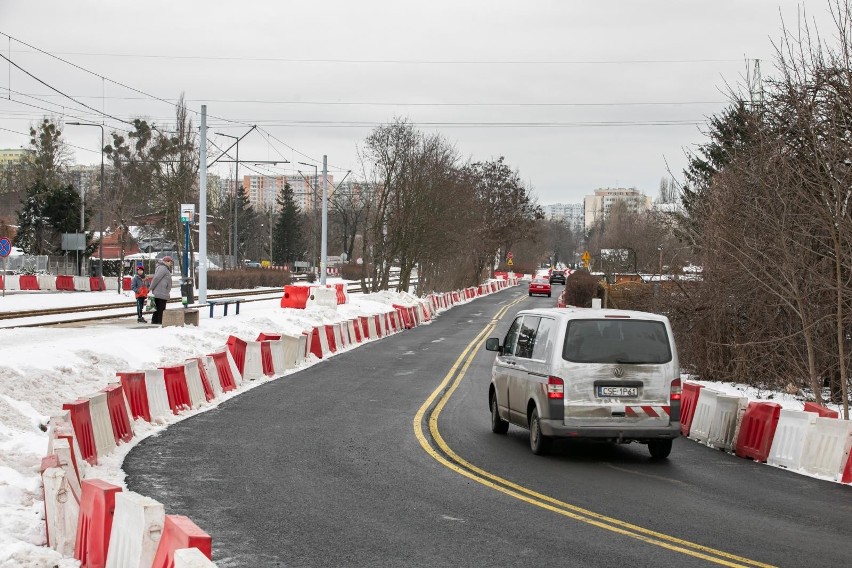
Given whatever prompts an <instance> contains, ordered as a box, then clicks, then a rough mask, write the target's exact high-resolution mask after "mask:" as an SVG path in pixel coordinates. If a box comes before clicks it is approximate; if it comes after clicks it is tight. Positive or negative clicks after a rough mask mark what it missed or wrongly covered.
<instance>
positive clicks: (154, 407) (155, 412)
mask: <svg viewBox="0 0 852 568" xmlns="http://www.w3.org/2000/svg"><path fill="white" fill-rule="evenodd" d="M145 390H146V392H147V393H148V409H149V411H150V414H151V422H153V423H161V422H164V421H165V420H166V418H167V417H168V416H169V415H171V414H172V410H171V406H169V394H168V391H167V390H166V377H165V373H164V372H163V370H162V369H146V370H145Z"/></svg>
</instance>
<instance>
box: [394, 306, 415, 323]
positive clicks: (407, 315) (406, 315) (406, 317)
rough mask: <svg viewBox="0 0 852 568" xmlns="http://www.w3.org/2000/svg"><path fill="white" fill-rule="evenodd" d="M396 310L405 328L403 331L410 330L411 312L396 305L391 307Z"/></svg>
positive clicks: (412, 321)
mask: <svg viewBox="0 0 852 568" xmlns="http://www.w3.org/2000/svg"><path fill="white" fill-rule="evenodd" d="M393 307H394V308H396V311H397V313H398V314H399V316H400V317H401V318H402V325H404V326H405V329H411V328H412V327H414V320H413V319H412V317H411V311H410V310H409V309H408V308H406V307H405V306H400V305H398V304H394V305H393Z"/></svg>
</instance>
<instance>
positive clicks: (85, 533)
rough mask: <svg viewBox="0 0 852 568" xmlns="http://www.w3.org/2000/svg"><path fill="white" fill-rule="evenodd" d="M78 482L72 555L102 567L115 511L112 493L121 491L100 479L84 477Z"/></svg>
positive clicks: (90, 565)
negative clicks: (78, 510) (78, 508)
mask: <svg viewBox="0 0 852 568" xmlns="http://www.w3.org/2000/svg"><path fill="white" fill-rule="evenodd" d="M80 485H81V486H82V489H83V496H82V497H81V498H80V516H79V517H78V521H77V540H76V543H75V544H74V558H76V559H77V560H79V561H80V562H81V564H82V565H83V567H84V568H103V567H104V566H106V558H107V551H108V550H109V535H110V531H111V530H112V517H113V515H114V514H115V494H116V493H119V492H120V491H121V487H118V486H117V485H112V484H111V483H107V482H106V481H101V480H100V479H84V480H83V481H82V482H81V483H80Z"/></svg>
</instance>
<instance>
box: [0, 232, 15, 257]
mask: <svg viewBox="0 0 852 568" xmlns="http://www.w3.org/2000/svg"><path fill="white" fill-rule="evenodd" d="M11 252H12V241H10V240H9V239H8V238H7V237H2V238H0V257H4V258H5V257H7V256H9V254H10V253H11Z"/></svg>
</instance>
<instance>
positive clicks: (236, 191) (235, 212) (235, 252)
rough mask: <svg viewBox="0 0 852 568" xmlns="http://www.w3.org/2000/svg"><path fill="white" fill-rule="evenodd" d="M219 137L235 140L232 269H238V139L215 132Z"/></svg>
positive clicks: (237, 137)
mask: <svg viewBox="0 0 852 568" xmlns="http://www.w3.org/2000/svg"><path fill="white" fill-rule="evenodd" d="M216 134H218V135H219V136H224V137H225V138H233V139H234V140H236V141H237V142H236V147H237V150H236V154H237V157H236V159H235V161H234V163H235V164H236V166H235V168H234V268H238V267H239V265H240V261H239V258H240V253H239V246H240V240H239V239H240V237H239V232H238V229H239V225H238V221H237V219H238V217H239V209H240V137H239V136H232V135H230V134H222V133H221V132H217V133H216Z"/></svg>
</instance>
